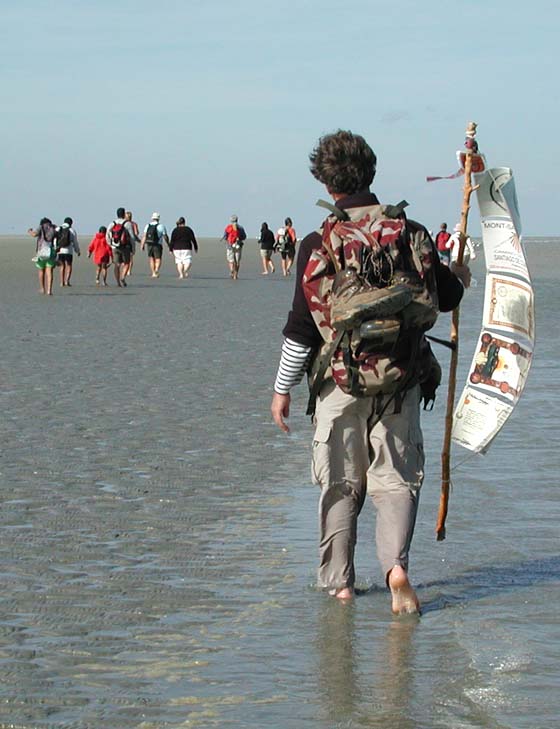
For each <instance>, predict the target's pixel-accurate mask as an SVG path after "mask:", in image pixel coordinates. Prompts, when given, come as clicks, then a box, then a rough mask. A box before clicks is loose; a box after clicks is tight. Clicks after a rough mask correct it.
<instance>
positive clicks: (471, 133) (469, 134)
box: [436, 122, 478, 542]
mask: <svg viewBox="0 0 560 729" xmlns="http://www.w3.org/2000/svg"><path fill="white" fill-rule="evenodd" d="M465 134H466V139H465V148H466V152H465V184H464V187H463V208H462V210H461V223H460V231H459V253H458V256H457V264H458V265H459V266H461V265H462V264H463V253H464V251H465V242H466V240H467V220H468V217H469V209H470V200H471V194H472V193H473V192H474V190H476V187H473V186H472V181H471V171H472V164H473V155H474V154H476V153H477V152H478V144H477V142H476V140H475V135H476V124H475V123H474V122H469V123H468V125H467V130H466V132H465ZM451 342H452V344H453V347H452V349H451V362H450V364H449V384H448V390H447V411H446V414H445V436H444V439H443V450H442V453H441V496H440V500H439V511H438V519H437V525H436V536H437V540H438V542H441V541H442V540H443V539H445V519H446V517H447V509H448V505H449V487H450V478H451V463H450V461H451V430H452V428H453V410H454V407H455V386H456V383H457V362H458V359H459V307H458V306H457V307H456V308H455V309H454V310H453V314H452V319H451Z"/></svg>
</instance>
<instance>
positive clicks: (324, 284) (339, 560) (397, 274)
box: [271, 130, 470, 614]
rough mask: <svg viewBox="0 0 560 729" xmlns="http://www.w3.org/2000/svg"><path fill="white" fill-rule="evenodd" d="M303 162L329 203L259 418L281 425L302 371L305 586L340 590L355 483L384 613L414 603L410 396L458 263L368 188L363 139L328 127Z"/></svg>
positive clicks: (421, 389)
mask: <svg viewBox="0 0 560 729" xmlns="http://www.w3.org/2000/svg"><path fill="white" fill-rule="evenodd" d="M310 160H311V172H312V174H313V176H314V177H315V178H316V179H317V180H319V181H320V182H321V183H323V185H324V186H325V187H326V189H327V192H328V193H329V195H330V196H331V197H332V199H333V202H334V206H333V205H329V204H328V203H327V204H325V206H326V207H327V208H328V209H329V210H330V211H331V214H330V215H329V216H328V217H327V219H326V220H325V222H324V224H323V227H322V230H321V233H317V232H315V233H311V234H310V235H308V236H306V238H304V240H303V241H302V243H301V247H300V251H299V255H298V263H297V278H296V288H295V293H294V299H293V304H292V309H291V311H290V313H289V315H288V321H287V323H286V326H285V327H284V330H283V333H284V337H285V338H284V343H283V346H282V354H281V358H280V364H279V367H278V372H277V376H276V381H275V383H274V394H273V398H272V403H271V412H272V417H273V420H274V422H275V423H276V424H277V425H278V427H279V428H280V429H281V430H283V431H285V432H287V431H288V430H289V428H288V425H287V424H286V422H285V419H286V418H287V417H288V415H289V408H290V391H291V389H292V387H294V386H295V385H296V384H297V383H298V382H299V381H300V380H301V379H302V377H303V375H304V374H305V373H306V372H307V373H308V376H309V382H310V402H309V408H308V413H309V414H313V422H314V426H315V434H314V439H313V455H312V472H313V477H314V481H315V483H316V484H317V485H319V486H320V489H321V495H320V500H319V516H320V519H319V521H320V546H319V570H318V583H319V586H320V587H321V588H322V589H325V590H327V591H328V592H329V593H330V594H331V595H333V596H335V597H337V598H339V599H350V598H351V597H352V596H353V590H354V580H355V574H354V549H355V545H356V534H357V520H358V515H359V513H360V510H361V508H362V505H363V502H364V499H365V497H366V493H369V494H370V495H371V496H372V498H373V502H374V506H375V508H376V512H377V515H376V543H377V554H378V558H379V561H380V563H381V567H382V570H383V576H384V579H385V582H386V584H387V586H388V587H389V589H390V591H391V599H392V611H393V612H394V613H396V614H402V613H415V612H419V610H420V606H419V602H418V598H417V596H416V593H415V591H414V589H413V588H412V586H411V584H410V581H409V578H408V559H409V549H410V543H411V540H412V535H413V531H414V524H415V519H416V513H417V507H418V498H419V493H420V487H421V485H422V480H423V469H424V455H423V443H422V432H421V429H420V403H421V400H422V399H423V398H424V400H425V402H426V401H428V400H433V398H434V396H435V388H436V386H437V384H438V378H439V376H440V374H441V370H440V369H439V366H438V365H437V361H436V360H435V358H434V357H433V355H432V354H431V350H430V347H429V344H428V342H427V341H426V338H425V336H424V332H425V331H426V330H427V329H428V328H430V326H431V325H433V323H434V321H435V318H436V316H437V312H438V310H439V311H450V310H451V309H453V308H455V307H456V306H457V305H458V303H459V301H460V300H461V297H462V294H463V286H464V285H465V286H468V284H469V280H470V272H469V269H468V267H466V266H461V267H458V266H457V267H453V266H452V267H451V268H448V267H446V266H444V265H442V264H441V263H440V261H439V258H438V255H437V251H436V249H435V247H434V244H433V242H432V240H431V238H430V236H429V234H428V232H427V230H426V229H425V228H424V227H423V226H422V225H420V224H419V223H416V222H414V221H412V220H408V219H407V218H406V216H405V215H404V212H403V208H404V203H402V204H400V205H395V206H386V205H380V204H379V201H378V199H377V197H376V196H375V195H374V194H373V193H372V192H370V189H369V187H370V185H371V183H372V181H373V178H374V176H375V168H376V156H375V154H374V152H373V150H372V149H371V148H370V146H369V145H368V144H367V142H366V141H365V140H364V138H363V137H361V136H359V135H356V134H352V133H351V132H348V131H342V130H339V131H338V132H336V133H334V134H328V135H326V136H324V137H322V138H321V139H320V140H319V142H318V144H317V146H316V148H315V149H314V150H313V152H312V153H311V155H310ZM462 282H464V283H462Z"/></svg>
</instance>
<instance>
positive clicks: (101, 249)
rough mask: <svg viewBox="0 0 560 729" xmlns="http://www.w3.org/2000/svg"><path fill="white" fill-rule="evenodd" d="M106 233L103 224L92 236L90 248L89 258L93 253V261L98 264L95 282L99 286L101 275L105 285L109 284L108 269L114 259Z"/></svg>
mask: <svg viewBox="0 0 560 729" xmlns="http://www.w3.org/2000/svg"><path fill="white" fill-rule="evenodd" d="M106 235H107V228H106V227H105V226H104V225H102V226H101V228H99V232H98V233H96V234H95V235H94V237H93V238H92V240H91V243H90V244H89V248H88V258H91V257H92V255H93V262H94V263H95V265H96V266H97V270H96V272H95V284H96V285H97V286H99V283H100V277H101V276H102V277H103V286H108V284H107V271H108V270H109V266H110V265H111V261H112V260H113V249H112V248H111V246H110V245H109V244H108V243H107V238H106Z"/></svg>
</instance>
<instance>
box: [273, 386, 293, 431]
mask: <svg viewBox="0 0 560 729" xmlns="http://www.w3.org/2000/svg"><path fill="white" fill-rule="evenodd" d="M290 401H291V397H290V395H289V393H288V394H287V395H280V394H279V393H278V392H275V393H274V395H273V396H272V403H271V405H270V412H271V413H272V419H273V420H274V422H275V423H276V425H277V426H278V427H279V428H280V430H283V431H284V433H289V432H290V429H289V428H288V426H287V425H286V423H285V422H284V418H287V417H288V416H289V415H290Z"/></svg>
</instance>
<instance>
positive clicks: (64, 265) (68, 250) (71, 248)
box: [56, 218, 81, 286]
mask: <svg viewBox="0 0 560 729" xmlns="http://www.w3.org/2000/svg"><path fill="white" fill-rule="evenodd" d="M72 223H73V221H72V218H64V223H63V224H62V225H61V226H60V227H59V228H57V229H56V250H57V254H58V265H59V267H60V285H61V286H71V285H72V284H71V283H70V278H71V277H72V264H73V261H74V252H75V253H76V255H77V256H80V255H81V254H80V246H79V244H78V236H77V235H76V231H75V230H74V228H73V227H72Z"/></svg>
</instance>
